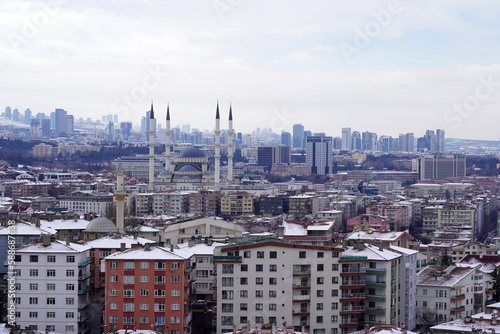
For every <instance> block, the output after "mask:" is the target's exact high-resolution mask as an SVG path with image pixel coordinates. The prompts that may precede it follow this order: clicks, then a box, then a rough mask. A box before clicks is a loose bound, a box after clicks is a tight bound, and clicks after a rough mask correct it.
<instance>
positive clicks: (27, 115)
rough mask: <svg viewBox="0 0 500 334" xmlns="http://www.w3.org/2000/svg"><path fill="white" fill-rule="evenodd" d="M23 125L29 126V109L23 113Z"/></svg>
mask: <svg viewBox="0 0 500 334" xmlns="http://www.w3.org/2000/svg"><path fill="white" fill-rule="evenodd" d="M24 124H31V110H30V108H28V109H26V110H25V111H24Z"/></svg>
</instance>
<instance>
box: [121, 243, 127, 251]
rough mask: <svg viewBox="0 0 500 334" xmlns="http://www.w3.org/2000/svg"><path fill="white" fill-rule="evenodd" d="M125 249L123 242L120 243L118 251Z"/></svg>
mask: <svg viewBox="0 0 500 334" xmlns="http://www.w3.org/2000/svg"><path fill="white" fill-rule="evenodd" d="M125 248H126V244H125V243H124V242H122V243H120V251H122V252H123V251H124V250H125Z"/></svg>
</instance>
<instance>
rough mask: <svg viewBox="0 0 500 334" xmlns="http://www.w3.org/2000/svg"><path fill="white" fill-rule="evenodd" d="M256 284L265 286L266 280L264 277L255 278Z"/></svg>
mask: <svg viewBox="0 0 500 334" xmlns="http://www.w3.org/2000/svg"><path fill="white" fill-rule="evenodd" d="M255 284H257V285H262V284H264V279H263V278H262V277H255Z"/></svg>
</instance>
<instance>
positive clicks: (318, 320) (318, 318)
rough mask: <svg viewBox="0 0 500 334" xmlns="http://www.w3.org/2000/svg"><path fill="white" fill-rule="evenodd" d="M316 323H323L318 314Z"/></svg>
mask: <svg viewBox="0 0 500 334" xmlns="http://www.w3.org/2000/svg"><path fill="white" fill-rule="evenodd" d="M316 323H318V324H322V323H323V316H321V315H318V316H317V317H316Z"/></svg>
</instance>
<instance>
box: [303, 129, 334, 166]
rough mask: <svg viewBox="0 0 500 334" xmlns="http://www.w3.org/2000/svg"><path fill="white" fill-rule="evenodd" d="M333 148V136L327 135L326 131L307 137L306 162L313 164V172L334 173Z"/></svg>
mask: <svg viewBox="0 0 500 334" xmlns="http://www.w3.org/2000/svg"><path fill="white" fill-rule="evenodd" d="M332 150H333V148H332V137H327V136H325V134H324V133H320V134H315V135H314V136H310V137H307V138H306V164H308V165H311V172H312V173H313V174H318V175H326V174H330V173H332V167H333V161H332V159H333V155H332V154H333V151H332Z"/></svg>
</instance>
